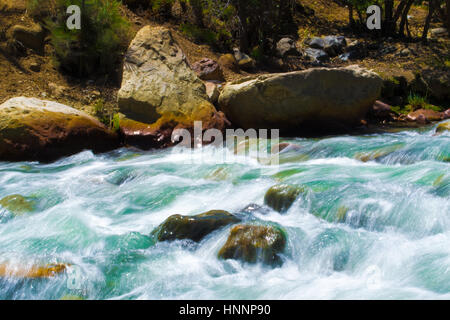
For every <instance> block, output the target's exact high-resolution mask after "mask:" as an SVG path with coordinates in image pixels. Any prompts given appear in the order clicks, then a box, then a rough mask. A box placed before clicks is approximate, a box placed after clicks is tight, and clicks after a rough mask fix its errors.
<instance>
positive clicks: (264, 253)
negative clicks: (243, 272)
mask: <svg viewBox="0 0 450 320" xmlns="http://www.w3.org/2000/svg"><path fill="white" fill-rule="evenodd" d="M286 242H287V241H286V234H285V233H284V232H283V231H282V230H281V229H279V228H276V227H271V226H256V225H238V226H235V227H233V228H232V229H231V231H230V235H229V237H228V240H227V242H226V243H225V245H224V246H223V247H222V248H221V249H220V251H219V254H218V256H219V258H220V259H237V260H242V261H244V262H248V263H258V262H262V263H265V264H268V265H272V266H276V265H280V264H281V262H282V261H281V258H280V256H279V254H280V253H282V252H283V251H284V249H285V247H286Z"/></svg>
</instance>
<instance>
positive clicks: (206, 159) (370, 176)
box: [0, 125, 450, 299]
mask: <svg viewBox="0 0 450 320" xmlns="http://www.w3.org/2000/svg"><path fill="white" fill-rule="evenodd" d="M434 129H435V126H434V125H433V126H429V127H425V128H421V129H405V130H399V131H397V132H385V133H377V134H367V135H359V136H351V135H345V136H330V137H324V138H320V139H319V138H315V139H312V138H308V139H306V138H295V139H287V140H283V141H287V142H290V143H292V144H295V145H298V146H299V148H291V149H289V148H288V149H287V150H284V151H283V152H282V153H281V155H280V165H279V166H275V165H267V164H264V163H261V162H258V161H257V160H256V159H254V158H252V157H245V156H242V155H234V154H232V153H231V157H232V158H234V160H235V161H232V162H229V163H220V161H214V160H219V159H215V157H218V156H219V155H218V153H217V149H216V148H214V147H212V146H209V147H205V148H202V149H196V150H195V151H193V157H194V159H195V158H196V157H197V156H198V158H199V159H200V158H201V159H202V160H201V161H200V160H199V161H192V162H190V163H188V162H187V161H186V159H185V157H186V154H185V150H183V148H181V147H175V148H172V149H166V150H161V151H153V152H142V151H137V150H131V149H120V150H116V151H114V152H110V153H107V154H100V155H94V154H93V153H91V152H89V151H85V152H82V153H79V154H77V155H74V156H71V157H68V158H64V159H61V160H59V161H57V162H54V163H51V164H40V163H37V162H21V163H7V162H0V199H1V198H3V197H5V196H8V195H12V194H20V195H22V196H25V197H26V198H27V199H30V200H31V201H33V206H34V210H33V211H32V212H29V213H25V214H22V215H17V216H13V215H12V214H11V213H9V212H8V211H7V210H6V209H4V208H3V209H2V208H0V243H1V246H0V263H7V264H9V265H20V266H22V267H24V268H27V266H31V265H45V264H48V263H67V264H70V267H69V268H68V270H67V272H66V273H64V274H60V275H57V276H55V277H51V278H44V279H21V278H18V277H3V278H0V299H61V298H64V297H67V296H72V297H73V296H75V297H80V298H84V299H450V245H449V244H450V134H449V133H448V132H447V133H444V134H442V135H439V136H436V135H434ZM226 152H229V151H226ZM278 183H288V184H297V185H301V186H303V187H305V190H306V192H305V193H303V194H302V195H301V196H300V197H299V198H298V199H297V201H296V202H295V203H294V205H293V206H292V207H291V208H290V209H289V211H288V212H286V213H284V214H280V213H277V212H275V211H272V210H270V209H268V208H266V207H264V206H263V207H262V208H260V209H256V210H253V211H251V212H246V213H244V212H243V209H244V208H245V207H247V206H248V205H249V204H252V203H255V204H259V205H263V199H264V194H265V192H266V191H267V190H268V189H269V188H270V187H271V186H273V185H275V184H278ZM212 209H221V210H227V211H229V212H232V213H240V214H242V215H244V216H246V219H248V221H249V222H251V223H258V224H276V225H278V226H281V227H282V228H283V229H284V230H285V231H286V233H287V238H288V244H287V248H286V250H285V252H284V254H283V256H282V259H283V264H282V266H281V267H277V268H271V267H268V266H264V265H261V264H256V265H251V264H245V263H241V262H239V261H235V260H227V261H222V260H219V259H218V258H217V252H218V251H219V249H220V248H221V246H222V245H223V244H224V243H225V241H226V239H227V236H228V233H229V228H223V229H220V230H218V231H216V232H213V233H211V234H210V235H209V236H207V237H206V238H205V239H204V240H203V241H202V242H200V243H199V244H193V243H190V242H187V241H175V242H170V243H169V242H162V243H155V242H154V241H153V240H152V239H151V238H150V237H149V234H150V233H151V231H152V230H153V229H154V228H155V227H157V226H158V225H159V224H160V223H161V222H163V221H164V220H165V219H166V218H167V217H169V216H170V215H173V214H183V215H194V214H199V213H202V212H205V211H208V210H212Z"/></svg>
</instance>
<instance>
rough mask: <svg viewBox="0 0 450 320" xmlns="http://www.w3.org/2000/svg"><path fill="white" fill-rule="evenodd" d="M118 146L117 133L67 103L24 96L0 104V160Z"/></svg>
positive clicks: (46, 157) (46, 158)
mask: <svg viewBox="0 0 450 320" xmlns="http://www.w3.org/2000/svg"><path fill="white" fill-rule="evenodd" d="M119 145H120V143H119V138H118V135H117V134H116V133H114V132H112V131H110V130H109V129H108V128H106V127H105V126H104V125H103V124H102V123H100V122H99V121H98V120H97V119H95V118H93V117H91V116H89V115H88V114H86V113H84V112H82V111H79V110H76V109H74V108H71V107H68V106H66V105H63V104H60V103H56V102H52V101H44V100H39V99H35V98H25V97H20V98H12V99H10V100H8V101H6V102H5V103H3V104H2V105H0V160H4V161H35V160H37V161H52V160H56V159H58V158H60V157H63V156H68V155H72V154H75V153H77V152H80V151H83V150H85V149H90V150H93V151H94V152H104V151H109V150H112V149H114V148H116V147H118V146H119Z"/></svg>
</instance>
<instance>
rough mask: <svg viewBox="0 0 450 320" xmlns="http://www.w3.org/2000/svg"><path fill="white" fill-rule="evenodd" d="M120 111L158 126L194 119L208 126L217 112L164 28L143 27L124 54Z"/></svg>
mask: <svg viewBox="0 0 450 320" xmlns="http://www.w3.org/2000/svg"><path fill="white" fill-rule="evenodd" d="M118 104H119V110H120V112H121V113H123V114H124V115H125V116H126V117H127V118H129V119H131V120H135V121H139V122H142V123H147V124H150V125H151V126H152V129H158V128H160V127H161V126H164V125H167V124H171V125H173V126H175V125H178V124H181V125H183V126H186V127H192V126H193V122H194V121H203V122H204V123H206V126H208V123H209V122H210V121H211V118H212V117H213V116H214V115H215V114H216V113H217V111H216V109H215V107H214V106H213V105H212V104H211V103H210V102H209V101H208V97H207V95H206V89H205V85H204V84H203V82H202V81H201V80H200V79H199V78H198V77H197V75H196V74H195V72H194V71H193V70H192V69H191V68H190V67H189V65H188V63H187V61H186V58H185V55H184V54H183V52H182V51H181V49H180V47H179V46H178V44H177V43H176V41H175V40H174V39H173V37H172V34H171V32H170V30H169V29H167V28H165V27H151V26H146V27H144V28H142V29H141V30H140V31H139V32H138V33H137V35H136V37H135V38H134V40H133V41H132V42H131V44H130V46H129V48H128V51H127V53H126V57H125V63H124V73H123V80H122V86H121V88H120V91H119V93H118Z"/></svg>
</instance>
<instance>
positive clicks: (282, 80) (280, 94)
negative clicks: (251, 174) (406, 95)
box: [219, 65, 382, 131]
mask: <svg viewBox="0 0 450 320" xmlns="http://www.w3.org/2000/svg"><path fill="white" fill-rule="evenodd" d="M381 85H382V80H381V78H380V77H379V76H378V75H377V74H376V73H374V72H372V71H369V70H367V69H364V68H360V67H359V66H356V65H354V66H349V67H345V68H332V69H330V68H315V69H308V70H304V71H296V72H290V73H278V74H267V75H262V76H259V77H257V78H255V79H250V80H248V79H244V80H241V81H237V82H232V83H229V84H227V85H226V86H225V88H224V89H223V91H222V93H221V95H220V97H219V105H220V107H221V109H222V111H223V112H224V113H225V115H226V116H227V118H228V119H229V120H230V121H231V122H232V123H233V124H234V125H236V126H239V127H242V128H255V129H257V128H266V129H271V128H274V129H281V130H286V131H301V130H303V129H306V128H308V127H312V128H314V129H317V128H320V129H321V130H323V131H327V126H328V125H332V126H333V125H337V126H338V127H342V126H352V125H356V124H359V122H360V120H361V119H362V118H363V117H364V116H365V115H366V113H367V112H368V110H369V109H370V108H371V107H372V106H373V104H374V102H375V100H376V99H377V98H378V96H379V95H380V92H381Z"/></svg>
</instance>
